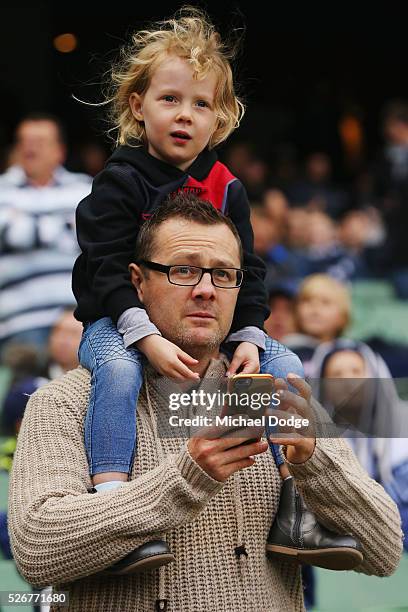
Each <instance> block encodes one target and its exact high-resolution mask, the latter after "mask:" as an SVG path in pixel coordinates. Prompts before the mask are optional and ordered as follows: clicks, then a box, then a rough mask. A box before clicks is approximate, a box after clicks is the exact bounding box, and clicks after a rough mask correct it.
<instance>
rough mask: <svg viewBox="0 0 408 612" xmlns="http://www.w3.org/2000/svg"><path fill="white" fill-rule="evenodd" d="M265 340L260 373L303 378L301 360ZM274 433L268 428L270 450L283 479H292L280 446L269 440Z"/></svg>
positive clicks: (276, 342)
mask: <svg viewBox="0 0 408 612" xmlns="http://www.w3.org/2000/svg"><path fill="white" fill-rule="evenodd" d="M265 340H266V348H265V351H261V355H260V371H261V372H262V374H272V376H274V377H275V378H284V379H286V377H287V375H288V374H289V373H290V372H293V373H294V374H298V375H299V376H301V377H302V378H303V376H304V373H303V367H302V364H301V362H300V360H299V358H298V357H297V356H296V355H295V354H294V353H292V352H291V351H290V350H289V349H288V348H286V347H285V346H284V345H283V344H281V343H280V342H278V341H277V340H273V339H272V338H270V337H269V336H266V339H265ZM274 431H275V428H274V427H272V426H270V425H267V426H266V435H267V437H268V443H269V448H270V449H271V452H272V455H273V457H274V459H275V464H276V466H277V468H278V470H279V473H280V475H281V478H282V480H285V479H286V478H289V477H290V472H289V469H288V467H287V465H286V463H285V460H284V458H283V456H282V452H281V449H280V446H279V444H274V443H272V442H270V440H269V436H270V435H272V434H273V432H274Z"/></svg>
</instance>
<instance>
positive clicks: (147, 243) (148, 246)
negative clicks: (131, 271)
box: [135, 193, 243, 265]
mask: <svg viewBox="0 0 408 612" xmlns="http://www.w3.org/2000/svg"><path fill="white" fill-rule="evenodd" d="M175 218H179V219H184V220H185V221H194V222H196V223H201V224H202V225H220V224H223V225H226V226H227V227H228V228H229V229H230V230H231V232H232V233H233V234H234V236H235V238H236V241H237V243H238V248H239V259H240V265H242V264H243V250H242V243H241V239H240V237H239V234H238V231H237V229H236V227H235V225H234V224H233V222H232V221H231V219H229V217H226V216H224V215H223V214H222V213H221V212H220V211H219V210H217V209H216V208H215V207H214V206H213V205H212V204H211V202H207V201H206V200H200V199H199V198H198V197H197V196H196V195H193V194H189V193H180V194H177V195H175V196H170V197H169V198H168V199H167V200H166V201H165V202H163V204H162V205H161V206H159V208H157V209H156V210H155V212H154V213H153V214H152V216H151V217H149V219H148V220H147V221H146V222H145V223H144V224H143V225H142V227H141V229H140V232H139V235H138V237H137V241H136V252H135V261H136V262H137V261H141V260H142V259H145V260H149V259H150V258H151V256H152V253H153V251H154V250H155V248H156V234H157V229H158V227H159V226H160V225H161V224H162V223H164V222H165V221H168V220H169V219H175Z"/></svg>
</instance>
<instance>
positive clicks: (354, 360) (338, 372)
mask: <svg viewBox="0 0 408 612" xmlns="http://www.w3.org/2000/svg"><path fill="white" fill-rule="evenodd" d="M366 376H367V372H366V367H365V363H364V359H363V357H362V356H361V355H360V353H357V351H339V352H338V353H334V355H332V356H331V357H329V359H328V360H327V363H326V367H325V377H327V378H366Z"/></svg>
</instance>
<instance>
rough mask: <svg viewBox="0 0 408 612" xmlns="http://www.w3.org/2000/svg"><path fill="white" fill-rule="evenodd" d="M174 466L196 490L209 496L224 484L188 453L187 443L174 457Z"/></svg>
mask: <svg viewBox="0 0 408 612" xmlns="http://www.w3.org/2000/svg"><path fill="white" fill-rule="evenodd" d="M176 466H177V468H178V469H179V470H180V473H181V475H182V476H183V478H185V480H186V481H187V482H188V483H189V485H190V486H191V487H194V489H195V490H196V491H197V492H201V493H202V494H204V495H207V496H208V497H209V498H210V497H212V496H213V495H215V494H216V493H218V491H220V490H221V489H222V487H223V485H224V483H223V482H219V481H218V480H215V479H214V478H212V477H211V476H209V475H208V474H207V472H205V471H204V470H203V469H202V468H201V467H200V466H199V465H198V463H196V462H195V461H194V459H193V458H192V456H191V455H190V453H189V451H188V448H187V444H186V445H185V446H184V448H183V449H182V450H181V451H180V453H179V454H178V455H177V457H176Z"/></svg>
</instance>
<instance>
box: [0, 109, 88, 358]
mask: <svg viewBox="0 0 408 612" xmlns="http://www.w3.org/2000/svg"><path fill="white" fill-rule="evenodd" d="M65 156H66V145H65V142H64V134H63V129H62V126H61V125H60V123H59V121H58V120H57V119H56V118H54V117H53V116H52V115H45V114H36V115H30V116H27V117H26V118H25V119H23V120H22V121H21V123H20V124H19V126H18V127H17V131H16V143H15V159H16V160H17V162H18V163H17V164H16V165H13V166H11V167H10V168H9V169H8V170H7V171H6V172H5V173H4V174H3V175H2V176H0V255H1V258H0V293H1V297H0V345H1V344H5V342H6V341H11V340H13V341H18V342H23V343H26V342H29V343H32V344H35V345H38V346H40V347H42V348H43V347H44V346H45V345H46V342H47V338H48V333H49V330H50V327H51V326H52V324H53V323H54V322H55V320H56V319H57V318H58V316H59V313H60V309H61V306H73V305H74V298H73V296H72V292H71V270H72V265H73V262H74V260H75V257H76V255H77V253H78V246H77V241H76V236H75V229H74V219H75V209H76V206H77V204H78V202H79V201H80V200H81V199H82V198H83V197H84V196H85V195H87V194H88V193H89V191H90V182H91V179H90V177H88V176H86V175H84V174H73V173H71V172H68V171H67V170H66V169H65V168H64V167H63V166H62V164H63V162H64V160H65Z"/></svg>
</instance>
